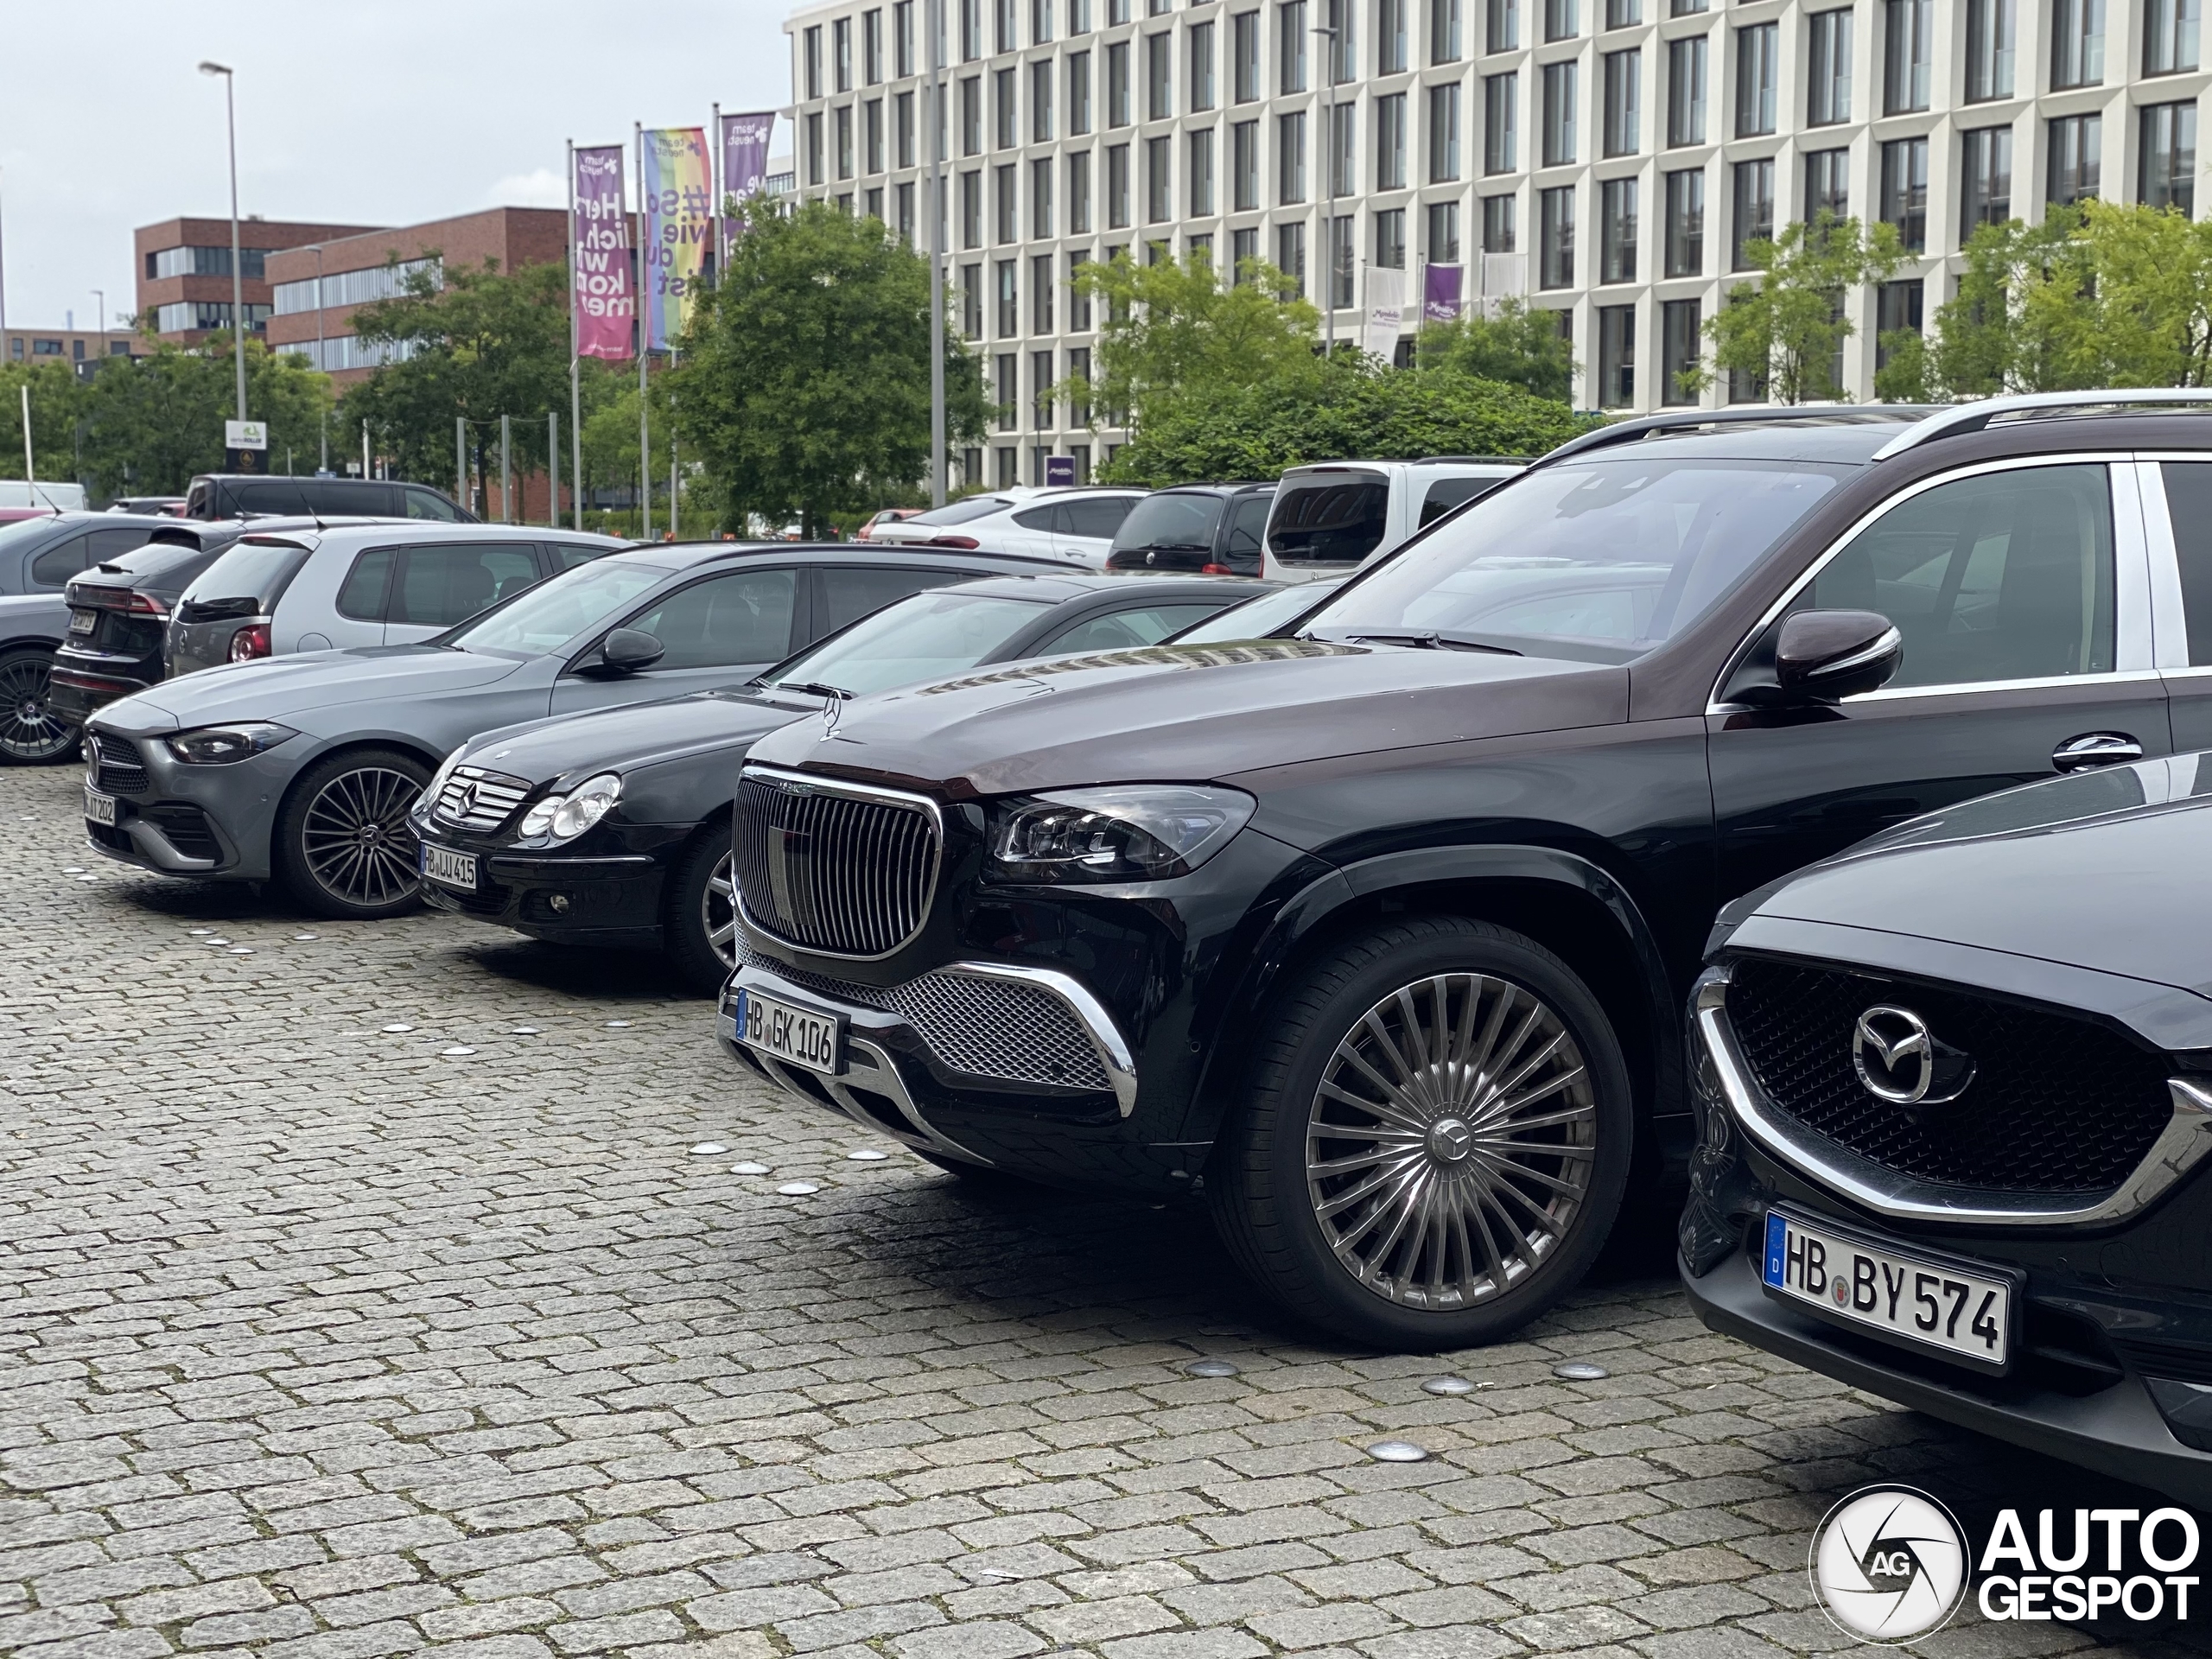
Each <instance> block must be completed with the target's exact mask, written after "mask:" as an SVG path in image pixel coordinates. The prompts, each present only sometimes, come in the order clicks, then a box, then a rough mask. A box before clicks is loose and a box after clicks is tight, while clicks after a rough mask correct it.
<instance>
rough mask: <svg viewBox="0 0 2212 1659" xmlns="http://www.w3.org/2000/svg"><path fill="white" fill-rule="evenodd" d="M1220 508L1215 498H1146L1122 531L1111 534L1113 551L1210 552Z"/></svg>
mask: <svg viewBox="0 0 2212 1659" xmlns="http://www.w3.org/2000/svg"><path fill="white" fill-rule="evenodd" d="M1223 505H1224V502H1223V499H1222V498H1221V497H1220V496H1217V495H1148V496H1147V497H1145V499H1143V500H1141V501H1140V502H1138V503H1137V504H1136V505H1135V506H1134V507H1132V508H1130V509H1129V516H1128V518H1124V519H1122V528H1121V529H1120V530H1119V531H1116V532H1115V536H1114V551H1115V552H1116V553H1118V552H1120V551H1121V550H1122V549H1123V548H1126V547H1194V548H1197V549H1198V550H1201V551H1204V550H1210V549H1211V547H1212V546H1213V532H1214V526H1215V525H1217V524H1219V523H1220V522H1221V510H1222V507H1223Z"/></svg>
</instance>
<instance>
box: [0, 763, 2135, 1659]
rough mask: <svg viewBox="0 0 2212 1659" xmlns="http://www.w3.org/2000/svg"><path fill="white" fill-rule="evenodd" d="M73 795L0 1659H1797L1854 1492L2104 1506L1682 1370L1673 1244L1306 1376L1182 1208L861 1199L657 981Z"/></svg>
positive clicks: (1960, 1453) (2030, 1638)
mask: <svg viewBox="0 0 2212 1659" xmlns="http://www.w3.org/2000/svg"><path fill="white" fill-rule="evenodd" d="M76 787H77V784H76V773H75V772H74V770H73V769H60V770H50V771H41V772H22V771H15V772H0V828H3V829H5V831H6V832H7V845H8V849H9V851H8V853H7V855H6V857H5V858H4V860H0V895H3V896H4V902H0V961H4V963H6V972H5V976H4V984H5V993H4V998H5V1012H6V1014H7V1016H8V1018H7V1024H6V1027H5V1028H4V1033H3V1035H0V1041H4V1048H0V1073H3V1074H4V1076H3V1077H0V1081H3V1082H4V1086H5V1090H6V1098H7V1104H6V1107H5V1110H6V1112H7V1118H6V1125H5V1128H6V1133H5V1135H4V1140H0V1148H4V1153H5V1159H4V1163H3V1164H0V1653H8V1654H12V1655H16V1656H20V1659H140V1656H150V1655H156V1654H166V1653H169V1652H172V1651H175V1650H185V1651H188V1652H193V1653H198V1654H221V1653H225V1652H238V1653H248V1652H251V1653H255V1654H259V1655H263V1656H267V1659H370V1656H378V1655H385V1654H398V1653H406V1652H411V1651H414V1650H416V1649H433V1648H434V1649H437V1650H438V1651H439V1652H440V1654H441V1655H442V1656H447V1659H538V1656H568V1655H601V1654H606V1655H611V1656H623V1655H629V1656H639V1659H674V1656H675V1655H676V1653H677V1649H678V1648H679V1647H681V1648H682V1649H683V1652H684V1654H685V1655H686V1656H687V1659H690V1656H698V1659H768V1656H771V1655H817V1654H820V1655H851V1656H855V1659H859V1656H862V1655H874V1656H880V1659H1016V1656H1022V1655H1029V1654H1038V1653H1044V1652H1047V1651H1050V1652H1054V1653H1061V1654H1077V1653H1080V1654H1086V1655H1097V1656H1103V1659H1245V1656H1252V1659H1258V1656H1262V1655H1269V1654H1300V1655H1307V1656H1313V1659H1352V1656H1365V1659H1491V1656H1496V1655H1504V1654H1515V1653H1522V1652H1538V1653H1555V1652H1560V1651H1563V1650H1579V1649H1593V1650H1595V1649H1603V1650H1606V1651H1610V1652H1612V1653H1616V1654H1624V1655H1625V1654H1628V1653H1630V1652H1632V1653H1634V1654H1636V1655H1639V1656H1643V1659H1707V1656H1715V1659H1726V1656H1738V1655H1760V1654H1771V1653H1775V1652H1777V1651H1788V1652H1798V1653H1808V1652H1822V1651H1831V1650H1834V1649H1841V1648H1844V1647H1847V1646H1848V1645H1849V1643H1847V1642H1846V1641H1845V1640H1844V1639H1843V1638H1842V1637H1840V1635H1839V1634H1838V1633H1837V1632H1836V1631H1835V1630H1834V1628H1833V1627H1831V1626H1830V1625H1829V1624H1827V1621H1826V1620H1825V1618H1824V1617H1823V1616H1822V1615H1821V1612H1820V1611H1818V1610H1817V1609H1816V1608H1815V1607H1814V1606H1812V1605H1811V1598H1810V1594H1809V1592H1808V1586H1807V1580H1806V1574H1805V1558H1806V1548H1807V1541H1808V1531H1809V1529H1810V1528H1811V1527H1812V1526H1813V1524H1814V1523H1815V1522H1816V1521H1817V1519H1818V1517H1819V1516H1821V1514H1822V1513H1823V1512H1824V1510H1826V1509H1827V1506H1828V1505H1829V1504H1830V1503H1833V1502H1834V1499H1835V1498H1836V1497H1838V1496H1840V1494H1842V1493H1843V1492H1846V1491H1849V1490H1850V1489H1852V1488H1853V1487H1854V1486H1856V1485H1859V1484H1863V1483H1865V1482H1866V1481H1868V1480H1870V1479H1875V1478H1911V1479H1913V1480H1915V1481H1916V1482H1917V1483H1918V1484H1923V1485H1925V1486H1928V1487H1929V1488H1930V1489H1932V1490H1934V1491H1936V1492H1938V1494H1939V1495H1941V1496H1942V1497H1945V1498H1946V1499H1947V1500H1948V1501H1950V1502H1951V1503H1954V1505H1955V1507H1958V1508H1960V1509H1961V1510H1962V1511H1964V1512H1965V1513H1967V1515H1968V1516H1969V1517H1970V1524H1971V1518H1972V1517H1973V1516H1975V1515H1976V1514H1978V1513H1986V1511H1987V1510H1989V1509H1991V1508H1993V1504H1994V1502H1995V1500H1996V1498H1997V1497H1999V1496H2000V1495H2001V1494H2004V1493H2007V1492H2016V1493H2018V1494H2020V1495H2022V1496H2021V1497H2015V1498H2014V1499H2012V1501H2022V1498H2023V1497H2024V1499H2025V1500H2026V1501H2031V1502H2037V1503H2066V1504H2069V1505H2070V1504H2073V1503H2082V1502H2087V1501H2088V1497H2086V1496H2085V1494H2087V1493H2088V1492H2090V1491H2093V1490H2096V1484H2095V1482H2094V1479H2093V1478H2089V1477H2086V1476H2084V1475H2082V1474H2081V1473H2079V1472H2077V1471H2070V1470H2067V1469H2063V1468H2061V1467H2059V1466H2058V1465H2050V1464H2046V1463H2044V1462H2041V1461H2040V1460H2037V1459H2032V1458H2028V1457H2025V1456H2024V1455H2022V1454H2020V1453H2018V1452H2012V1451H2010V1450H2008V1449H2005V1448H2004V1447H2000V1446H1996V1445H1994V1444H1993V1443H1991V1442H1988V1441H1986V1440H1978V1439H1975V1438H1974V1437H1971V1436H1967V1435H1963V1434H1961V1433H1956V1432H1955V1431H1952V1430H1949V1429H1948V1428H1945V1427H1942V1426H1940V1425H1937V1424H1934V1423H1932V1422H1930V1421H1928V1420H1926V1419H1923V1418H1920V1417H1917V1416H1915V1415H1913V1414H1909V1413H1906V1412H1903V1411H1900V1410H1897V1409H1896V1408H1892V1407H1890V1406H1888V1405H1886V1404H1885V1403H1884V1402H1879V1401H1877V1400H1873V1399H1871V1398H1869V1397H1866V1396H1864V1395H1855V1394H1853V1393H1850V1392H1847V1391H1846V1390H1844V1389H1840V1388H1839V1387H1837V1386H1836V1385H1834V1384H1833V1383H1829V1382H1827V1380H1825V1379H1823V1378H1821V1377H1818V1376H1810V1375H1808V1374H1806V1373H1804V1372H1802V1371H1800V1370H1796V1369H1794V1368H1792V1367H1790V1366H1789V1365H1787V1364H1785V1363H1782V1362H1781V1361H1779V1360H1777V1359H1773V1358H1770V1357H1767V1356H1765V1355H1763V1354H1760V1353H1758V1352H1756V1351H1751V1350H1749V1349H1745V1348H1743V1347H1740V1346H1738V1345H1737V1344H1734V1343H1732V1342H1730V1341H1727V1340H1726V1339H1723V1338H1716V1337H1713V1336H1711V1335H1708V1334H1707V1333H1706V1332H1704V1331H1703V1330H1702V1329H1701V1328H1700V1326H1699V1325H1697V1324H1696V1323H1695V1321H1694V1319H1691V1318H1690V1317H1689V1316H1688V1313H1686V1311H1685V1308H1684V1306H1683V1303H1682V1301H1681V1298H1680V1296H1679V1295H1678V1294H1676V1292H1675V1289H1674V1287H1673V1286H1672V1284H1671V1282H1670V1281H1669V1277H1668V1276H1667V1275H1666V1274H1665V1273H1664V1271H1663V1270H1662V1263H1663V1262H1665V1261H1666V1260H1667V1255H1666V1250H1667V1244H1666V1240H1665V1236H1664V1235H1663V1233H1661V1232H1651V1233H1649V1235H1648V1236H1644V1237H1643V1238H1641V1239H1638V1240H1632V1241H1630V1247H1629V1248H1628V1249H1624V1250H1623V1251H1621V1252H1618V1253H1617V1254H1619V1255H1621V1256H1622V1257H1623V1259H1624V1262H1626V1263H1627V1265H1626V1266H1625V1267H1618V1266H1617V1267H1616V1268H1615V1269H1614V1271H1613V1272H1612V1274H1611V1276H1610V1278H1608V1279H1607V1280H1606V1281H1605V1282H1603V1283H1601V1284H1599V1285H1598V1286H1596V1287H1592V1288H1591V1289H1589V1290H1586V1292H1585V1293H1584V1294H1581V1295H1580V1296H1578V1297H1577V1298H1576V1299H1575V1300H1574V1301H1573V1304H1572V1306H1569V1307H1568V1308H1567V1309H1566V1310H1565V1311H1564V1312H1563V1313H1560V1314H1559V1315H1558V1316H1557V1317H1555V1318H1552V1319H1546V1320H1545V1321H1543V1322H1542V1323H1541V1325H1539V1326H1537V1327H1535V1329H1533V1330H1531V1331H1530V1332H1529V1333H1528V1335H1527V1338H1526V1339H1525V1340H1522V1341H1519V1342H1516V1343H1514V1344H1510V1345H1509V1346H1505V1347H1500V1348H1495V1349H1491V1350H1487V1351H1471V1352H1468V1353H1465V1354H1461V1355H1457V1356H1452V1357H1447V1358H1446V1359H1444V1360H1436V1359H1422V1358H1410V1357H1394V1356H1389V1355H1376V1354H1368V1353H1358V1352H1350V1351H1340V1350H1337V1349H1332V1348H1328V1347H1325V1346H1315V1345H1312V1343H1311V1339H1310V1338H1306V1337H1305V1336H1302V1335H1300V1333H1298V1332H1295V1331H1294V1330H1292V1329H1290V1328H1289V1327H1288V1326H1287V1325H1285V1324H1284V1322H1283V1321H1281V1319H1278V1318H1277V1317H1276V1316H1275V1315H1274V1313H1271V1312H1270V1311H1269V1310H1268V1309H1267V1308H1266V1307H1265V1306H1262V1305H1260V1304H1259V1303H1258V1302H1257V1301H1256V1300H1255V1298H1254V1296H1253V1295H1252V1294H1250V1293H1249V1291H1248V1290H1247V1289H1246V1288H1245V1287H1243V1285H1242V1284H1241V1283H1240V1282H1239V1281H1237V1280H1236V1277H1235V1276H1234V1274H1232V1273H1231V1271H1230V1268H1229V1267H1228V1265H1227V1263H1226V1261H1225V1260H1224V1257H1223V1255H1221V1253H1220V1252H1219V1251H1218V1250H1217V1249H1216V1247H1215V1245H1214V1243H1213V1242H1212V1238H1211V1233H1210V1232H1209V1230H1208V1229H1207V1227H1206V1224H1205V1219H1204V1217H1202V1216H1200V1215H1198V1214H1196V1213H1193V1212H1189V1211H1179V1210H1164V1209H1154V1208H1149V1207H1147V1206H1146V1205H1141V1204H1129V1203H1122V1202H1104V1201H1085V1200H1081V1199H1071V1198H1067V1197H1065V1196H1056V1195H1046V1194H1028V1193H1021V1192H1017V1193H1015V1194H1013V1195H1005V1194H1001V1195H999V1196H997V1197H992V1196H989V1195H982V1196H979V1195H977V1194H976V1193H974V1192H969V1191H966V1190H963V1186H962V1185H961V1184H959V1183H957V1182H956V1181H954V1180H953V1179H950V1178H949V1177H947V1176H945V1175H944V1174H942V1173H939V1172H938V1171H936V1170H934V1169H931V1167H929V1166H926V1165H924V1164H922V1163H920V1162H918V1160H914V1159H912V1158H911V1157H909V1156H907V1155H906V1154H904V1153H903V1152H899V1151H898V1150H897V1149H896V1148H888V1150H889V1151H890V1153H891V1155H890V1156H888V1157H887V1158H881V1159H879V1160H868V1161H862V1160H855V1159H854V1158H853V1157H852V1156H851V1154H852V1153H853V1152H855V1151H856V1150H861V1149H865V1148H866V1147H867V1142H866V1141H865V1139H864V1138H862V1137H861V1136H860V1135H857V1134H856V1133H855V1130H854V1129H853V1128H850V1127H849V1126H847V1127H840V1126H839V1125H838V1124H837V1123H836V1122H833V1121H830V1120H828V1119H825V1118H823V1117H819V1116H813V1115H811V1114H810V1113H808V1112H806V1111H804V1110H803V1109H799V1108H798V1107H794V1106H790V1105H786V1104H785V1103H782V1102H781V1101H780V1100H779V1099H778V1098H775V1097H772V1096H770V1095H769V1094H767V1093H766V1091H764V1090H762V1089H761V1088H760V1087H759V1086H757V1085H753V1084H747V1082H745V1081H744V1080H743V1079H742V1078H741V1077H739V1076H737V1075H736V1074H734V1072H733V1071H732V1069H731V1068H730V1067H729V1065H728V1064H727V1063H726V1062H725V1061H724V1060H723V1058H721V1055H720V1053H719V1052H718V1051H717V1050H716V1049H715V1046H714V1043H713V1041H712V1039H711V1037H710V1036H709V1028H708V1015H707V1011H706V1006H705V1005H704V1004H703V1003H702V1002H700V1001H694V1000H690V999H687V998H684V997H683V996H681V995H677V992H676V990H675V988H673V986H672V985H671V983H670V982H668V981H667V980H666V979H665V977H664V976H661V975H660V974H659V973H658V970H657V969H655V968H654V967H653V966H652V964H651V963H648V962H645V961H643V960H641V959H636V958H626V957H585V956H582V955H579V954H573V953H569V952H565V951H562V950H556V949H554V948H552V947H549V946H542V945H537V944H530V943H527V942H523V941H519V940H518V939H515V938H513V937H512V936H510V935H507V934H504V933H499V932H496V931H492V930H490V929H486V928H480V927H475V926H473V925H468V924H466V923H463V922H461V921H458V920H455V919H451V918H435V917H428V916H425V917H418V918H412V919H410V920H406V921H403V922H398V923H395V924H387V925H379V926H372V927H364V926H353V925H333V924H329V923H312V922H310V923H302V921H301V920H299V919H298V918H296V916H292V915H289V914H288V913H286V912H284V911H283V910H282V909H281V908H280V907H278V906H277V905H276V904H275V902H274V901H270V900H264V899H257V898H256V897H255V896H253V895H252V894H251V893H248V892H247V891H245V889H243V888H238V889H232V888H223V887H212V886H206V885H188V884H182V883H170V882H163V881H158V880H153V879H151V878H143V877H140V876H137V875H136V874H131V873H129V872H126V871H124V870H122V869H121V868H120V867H118V866H115V865H112V864H109V863H107V862H106V861H103V860H100V859H99V858H97V857H96V856H94V855H90V854H88V853H86V852H83V851H82V850H80V849H81V842H80V839H79V837H80V835H81V830H80V829H79V824H78V823H77V821H76V818H75V817H74V810H73V808H74V801H75V790H76ZM75 866H83V867H85V870H86V873H85V874H74V873H73V871H72V868H70V867H75ZM747 1162H751V1163H759V1164H762V1165H766V1166H768V1172H767V1173H765V1174H758V1173H739V1172H737V1171H735V1170H734V1169H733V1168H732V1166H733V1165H736V1164H740V1163H747ZM797 1181H804V1182H805V1183H807V1184H808V1185H807V1187H806V1188H805V1189H804V1191H801V1192H779V1187H783V1186H784V1185H785V1184H786V1183H792V1182H797ZM1201 1355H1207V1356H1217V1357H1226V1358H1228V1359H1230V1360H1231V1361H1233V1362H1234V1363H1235V1364H1236V1366H1237V1367H1238V1368H1239V1370H1238V1374H1237V1375H1235V1376H1229V1377H1226V1378H1217V1379H1203V1378H1199V1377H1194V1376H1190V1375H1188V1374H1187V1372H1186V1370H1185V1367H1186V1366H1187V1365H1188V1364H1189V1363H1190V1362H1191V1361H1192V1360H1193V1359H1195V1358H1197V1357H1199V1356H1201ZM1567 1358H1574V1359H1583V1360H1594V1361H1596V1362H1598V1363H1600V1364H1602V1365H1603V1366H1604V1367H1605V1369H1606V1370H1608V1371H1609V1372H1610V1375H1609V1376H1606V1377H1605V1378H1604V1379H1603V1380H1600V1381H1593V1382H1586V1383H1569V1382H1565V1381H1561V1380H1560V1379H1558V1378H1556V1377H1554V1376H1553V1374H1552V1371H1553V1367H1554V1364H1556V1363H1559V1362H1560V1361H1562V1360H1564V1359H1567ZM1446 1370H1452V1371H1457V1372H1458V1373H1459V1374H1461V1375H1463V1376H1466V1377H1468V1378H1471V1379H1472V1380H1473V1381H1474V1382H1475V1383H1476V1384H1477V1389H1476V1391H1475V1392H1474V1393H1473V1394H1472V1395H1468V1396H1466V1397H1464V1398H1459V1399H1440V1398H1437V1397H1434V1396H1432V1395H1427V1394H1425V1393H1423V1392H1422V1391H1421V1388H1420V1386H1419V1385H1420V1383H1421V1379H1423V1378H1425V1377H1428V1376H1434V1375H1437V1374H1439V1373H1440V1372H1443V1371H1446ZM1384 1436H1395V1437H1401V1438H1405V1439H1410V1440H1416V1441H1418V1442H1419V1443H1420V1444H1421V1445H1422V1446H1427V1448H1429V1450H1430V1451H1431V1452H1432V1453H1433V1456H1432V1458H1431V1459H1430V1460H1428V1461H1427V1462H1423V1463H1415V1464H1386V1463H1381V1462H1376V1461H1374V1460H1372V1459H1370V1458H1369V1457H1368V1456H1367V1455H1366V1453H1365V1452H1364V1450H1363V1448H1364V1447H1365V1446H1367V1445H1368V1444H1370V1443H1371V1442H1373V1441H1375V1440H1377V1439H1379V1438H1383V1437H1384ZM2123 1496H2125V1495H2124V1494H2123ZM2136 1501H2137V1502H2142V1498H2141V1495H2136ZM2145 1507H2150V1505H2148V1504H2146V1505H2145ZM1975 1530H1976V1531H1977V1533H1979V1531H1980V1528H1979V1527H1978V1526H1977V1527H1975ZM2142 1634H2148V1633H2139V1635H2142ZM2165 1634H2166V1635H2168V1636H2171V1634H2172V1633H2171V1632H2170V1631H2169V1632H2166V1633H2165ZM2087 1643H2088V1637H2083V1636H2081V1635H2078V1634H2076V1633H2075V1632H2073V1631H2070V1630H2067V1629H2065V1628H2063V1627H2061V1626H2056V1625H2052V1624H2037V1625H1994V1624H1975V1623H1973V1622H1972V1616H1971V1615H1970V1614H1969V1615H1968V1617H1967V1620H1966V1621H1964V1622H1961V1624H1957V1625H1955V1626H1954V1627H1953V1628H1952V1629H1951V1630H1948V1631H1947V1632H1945V1633H1943V1634H1942V1635H1941V1636H1939V1637H1936V1638H1934V1639H1932V1640H1930V1641H1929V1642H1927V1643H1923V1651H1926V1652H1929V1653H1932V1654H1937V1655H1946V1654H1950V1655H1959V1656H1970V1655H1981V1654H1999V1653H2029V1652H2048V1651H2053V1650H2056V1649H2064V1648H2067V1647H2070V1646H2081V1645H2086V1644H2087ZM2135 1645H2136V1647H2137V1649H2138V1650H2149V1649H2148V1648H2147V1647H2146V1646H2145V1643H2144V1642H2143V1641H2141V1640H2140V1639H2139V1640H2138V1641H2137V1643H2136V1644H2135Z"/></svg>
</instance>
